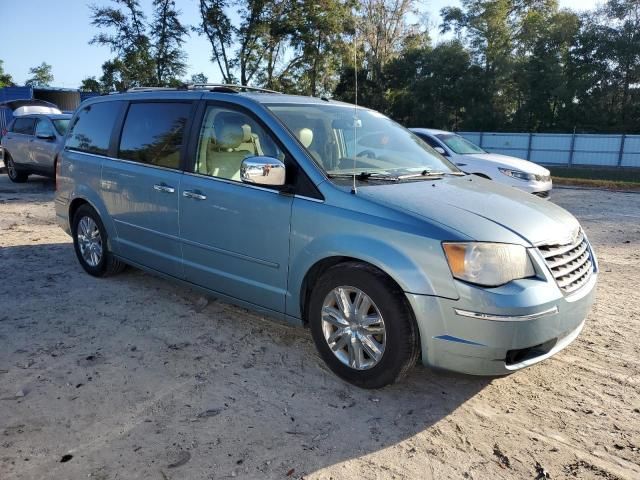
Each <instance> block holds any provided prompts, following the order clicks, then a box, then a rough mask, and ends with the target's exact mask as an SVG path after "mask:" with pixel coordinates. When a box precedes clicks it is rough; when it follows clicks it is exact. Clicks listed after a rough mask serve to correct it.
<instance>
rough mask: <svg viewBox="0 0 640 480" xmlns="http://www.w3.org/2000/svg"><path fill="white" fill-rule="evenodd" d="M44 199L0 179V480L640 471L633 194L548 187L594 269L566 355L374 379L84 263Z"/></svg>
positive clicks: (264, 325) (282, 336) (294, 336)
mask: <svg viewBox="0 0 640 480" xmlns="http://www.w3.org/2000/svg"><path fill="white" fill-rule="evenodd" d="M52 199H53V188H52V186H51V184H50V183H46V182H37V181H30V182H29V184H27V185H26V186H23V187H21V188H20V189H16V188H15V186H13V185H11V184H9V183H8V181H7V179H6V177H5V176H4V175H2V176H0V284H1V285H2V290H1V291H0V479H2V480H6V479H31V478H34V479H36V478H37V479H41V478H46V479H80V478H93V479H159V480H166V479H179V478H180V479H184V478H194V479H196V478H197V479H207V478H216V479H217V478H231V477H237V478H302V477H304V478H309V479H319V478H324V479H329V478H333V479H343V478H348V479H351V478H366V479H386V478H398V479H401V478H420V479H429V478H437V479H440V478H475V479H487V478H492V479H493V478H510V479H512V478H518V479H521V478H530V479H534V478H535V479H543V478H553V479H561V478H593V479H617V478H628V479H632V478H634V479H637V478H640V466H639V464H640V344H639V342H638V338H640V293H639V290H640V273H639V272H640V195H638V194H623V193H609V192H603V191H589V190H564V189H563V190H557V191H556V192H555V194H554V197H553V200H554V201H555V202H557V203H559V204H560V205H563V206H564V207H566V208H568V209H569V210H570V211H571V212H573V213H574V214H575V215H577V216H578V218H579V219H580V220H581V222H582V224H583V225H584V227H585V229H586V230H587V232H588V234H589V236H590V239H591V241H592V242H593V244H594V245H595V248H596V250H597V253H598V255H599V259H600V267H601V277H600V283H599V292H598V300H597V303H596V305H595V308H594V309H593V311H592V313H591V315H590V316H589V319H588V323H587V326H586V328H585V330H584V332H583V333H582V335H581V336H580V337H579V338H578V340H577V341H575V342H574V343H573V344H572V345H571V346H570V347H569V348H567V349H566V350H565V351H564V352H562V353H561V354H559V355H557V356H556V357H554V358H553V359H550V360H548V361H546V362H543V363H542V364H538V365H536V366H534V367H532V368H530V369H528V370H525V371H521V372H518V373H516V374H513V375H511V376H509V377H506V378H493V379H486V378H475V377H463V376H452V375H443V374H434V373H432V372H430V371H429V370H427V369H425V368H423V367H417V368H415V369H414V371H413V372H412V373H411V374H410V376H409V378H407V379H406V380H404V381H403V382H402V383H400V384H399V385H395V386H393V387H390V388H386V389H384V390H381V391H363V390H359V389H356V388H354V387H351V386H350V385H348V384H345V383H343V382H341V381H340V380H339V379H337V378H336V377H335V376H334V375H332V374H331V373H330V372H329V371H328V370H327V369H326V368H325V367H324V366H323V364H322V362H321V360H320V359H319V357H318V356H317V355H316V353H315V350H314V348H313V345H312V341H311V337H310V335H309V332H307V331H305V330H302V329H296V328H292V327H289V326H286V325H279V324H275V323H272V322H271V321H267V320H264V319H262V318H260V317H258V316H256V315H254V314H251V313H248V312H247V311H245V310H242V309H239V308H236V307H233V306H230V305H227V304H225V303H222V302H220V301H215V300H214V299H206V298H204V297H202V296H201V295H199V294H197V293H196V292H193V291H190V290H187V289H184V288H181V287H177V286H175V285H173V284H171V283H169V282H166V281H164V280H161V279H158V278H154V277H152V276H150V275H147V274H144V273H142V272H140V271H137V270H133V269H129V270H128V271H126V272H125V273H124V274H122V275H119V276H117V277H113V278H110V279H106V280H97V279H94V278H91V277H89V276H88V275H86V274H85V273H83V271H82V270H81V268H80V266H79V265H78V263H77V261H76V259H75V257H74V254H73V250H72V247H71V243H70V239H69V238H68V237H67V236H66V235H65V234H64V233H63V232H62V231H61V230H60V229H59V228H58V227H57V226H56V225H55V224H54V212H53V204H52ZM547 475H548V476H547Z"/></svg>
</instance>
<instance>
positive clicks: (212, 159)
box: [205, 123, 256, 181]
mask: <svg viewBox="0 0 640 480" xmlns="http://www.w3.org/2000/svg"><path fill="white" fill-rule="evenodd" d="M215 127H216V128H215V131H216V135H215V137H213V136H212V137H210V138H209V141H208V145H207V154H206V162H205V164H206V174H207V175H212V176H214V177H219V178H226V179H228V180H237V181H240V165H241V164H242V160H244V159H245V158H246V157H249V156H254V155H255V154H256V153H255V146H254V144H253V142H252V141H251V128H250V127H249V129H248V130H247V129H246V128H243V125H238V124H237V123H227V124H223V125H222V126H220V127H219V128H218V125H216V126H215ZM247 127H248V125H247ZM247 132H248V136H249V138H247Z"/></svg>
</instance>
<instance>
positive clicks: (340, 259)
mask: <svg viewBox="0 0 640 480" xmlns="http://www.w3.org/2000/svg"><path fill="white" fill-rule="evenodd" d="M353 262H356V263H360V264H362V265H365V266H367V267H370V268H372V269H375V270H377V271H378V272H380V273H381V274H382V275H384V276H385V277H387V278H388V279H389V280H390V281H391V282H393V283H394V284H395V285H396V287H397V288H398V290H399V291H403V289H402V287H401V286H400V283H399V282H398V281H397V280H396V279H395V278H393V276H391V275H389V273H387V272H385V271H384V270H383V269H382V268H380V267H378V266H377V265H374V264H372V263H371V262H369V261H367V260H363V259H361V258H356V257H352V256H344V255H334V256H331V257H326V258H323V259H321V260H318V261H317V262H315V263H314V264H313V265H312V266H311V268H309V269H308V270H307V272H306V274H305V276H304V278H303V280H302V284H301V285H300V297H299V301H300V305H299V308H300V314H301V319H302V322H303V324H304V325H308V319H307V307H308V304H309V298H310V295H311V291H312V290H313V286H314V285H315V283H316V282H317V281H318V279H319V278H320V277H321V276H322V274H323V273H324V272H326V271H327V270H328V269H330V268H332V267H334V266H336V265H340V264H342V263H353ZM407 306H408V308H409V310H410V311H411V314H412V315H413V308H412V307H411V305H410V304H409V302H408V301H407Z"/></svg>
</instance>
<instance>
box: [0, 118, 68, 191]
mask: <svg viewBox="0 0 640 480" xmlns="http://www.w3.org/2000/svg"><path fill="white" fill-rule="evenodd" d="M70 119H71V115H68V114H27V115H20V116H16V117H15V118H14V119H13V120H12V121H11V123H10V124H9V126H8V128H7V131H6V133H5V135H4V136H3V137H2V140H0V144H1V145H2V151H1V152H0V154H1V156H2V157H1V158H2V160H3V161H4V164H5V167H6V168H7V175H8V176H9V179H11V181H13V182H17V183H21V182H25V181H27V178H28V177H29V175H31V174H38V175H45V176H48V177H55V168H56V160H57V157H58V153H60V150H61V149H62V146H63V144H64V137H65V135H66V133H67V128H68V126H69V120H70Z"/></svg>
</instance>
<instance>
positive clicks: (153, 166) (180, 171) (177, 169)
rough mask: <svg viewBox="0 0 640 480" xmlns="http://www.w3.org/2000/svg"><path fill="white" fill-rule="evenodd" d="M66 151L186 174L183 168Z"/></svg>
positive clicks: (70, 149) (67, 149) (79, 151)
mask: <svg viewBox="0 0 640 480" xmlns="http://www.w3.org/2000/svg"><path fill="white" fill-rule="evenodd" d="M65 151H67V152H76V153H81V154H82V155H90V156H92V157H96V158H103V159H105V160H115V161H117V162H123V163H128V164H131V165H139V166H141V167H147V168H155V169H158V170H165V171H167V172H174V173H175V172H178V173H186V172H184V170H182V169H181V168H169V167H163V166H161V165H152V164H150V163H142V162H136V161H135V160H127V159H125V158H118V157H108V156H106V155H101V154H99V153H91V152H85V151H83V150H76V149H74V148H66V147H65Z"/></svg>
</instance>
